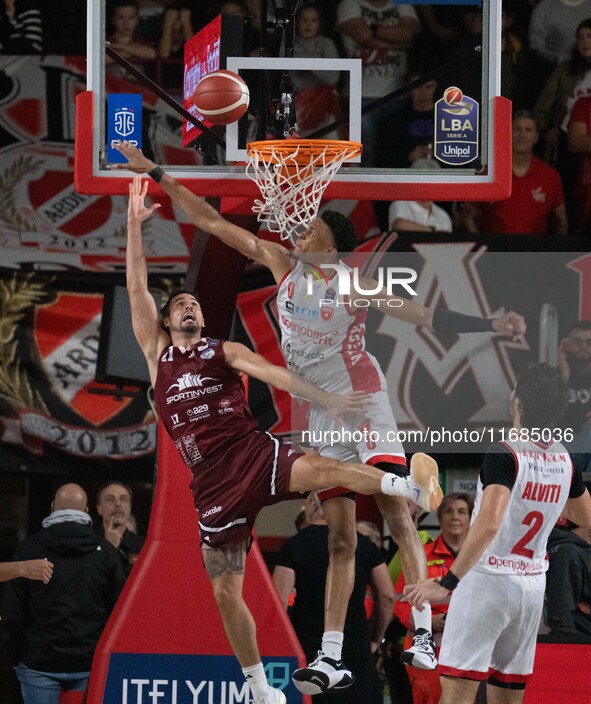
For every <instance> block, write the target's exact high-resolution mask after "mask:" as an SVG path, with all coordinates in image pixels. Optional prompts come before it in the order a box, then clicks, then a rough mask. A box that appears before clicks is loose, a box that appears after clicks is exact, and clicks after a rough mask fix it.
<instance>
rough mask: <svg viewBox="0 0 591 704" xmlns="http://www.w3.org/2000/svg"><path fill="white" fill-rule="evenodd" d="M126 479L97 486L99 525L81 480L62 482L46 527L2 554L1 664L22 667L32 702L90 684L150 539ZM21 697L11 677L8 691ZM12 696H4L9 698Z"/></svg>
mask: <svg viewBox="0 0 591 704" xmlns="http://www.w3.org/2000/svg"><path fill="white" fill-rule="evenodd" d="M131 508H132V493H131V489H130V488H129V486H128V485H127V484H125V483H123V482H120V481H118V480H117V481H107V482H106V483H104V484H103V485H102V486H101V487H100V489H99V490H98V492H97V497H96V513H97V514H98V517H99V520H98V522H97V523H96V524H95V525H93V521H92V518H91V516H90V514H89V507H88V497H87V494H86V492H85V491H84V489H83V488H82V487H81V486H79V485H78V484H73V483H69V484H64V485H63V486H61V487H60V488H59V489H58V490H57V492H56V494H55V496H54V498H53V501H52V502H51V507H50V512H49V515H48V516H47V517H46V518H45V519H44V520H43V522H42V527H41V529H40V530H38V531H37V532H35V533H34V534H33V535H31V536H30V537H28V538H26V539H25V540H24V542H22V543H21V544H20V545H19V546H18V548H17V549H16V552H15V553H14V555H13V557H12V560H11V561H10V562H0V582H5V584H3V585H2V586H3V591H2V593H1V594H2V600H1V604H0V644H1V647H0V671H1V672H2V676H3V677H5V678H6V679H9V673H8V672H7V669H6V666H5V665H6V663H5V662H4V658H7V659H8V660H9V661H10V663H11V665H12V666H13V668H14V671H15V673H16V677H17V678H18V682H19V684H20V689H21V692H22V698H23V701H24V702H25V704H59V702H60V697H61V693H62V692H78V693H80V692H84V691H85V690H86V687H87V685H88V679H89V676H90V670H91V666H92V658H93V655H94V650H95V647H96V645H97V643H98V640H99V638H100V636H101V633H102V632H103V629H104V627H105V625H106V623H107V620H108V618H109V615H110V614H111V611H112V610H113V608H114V606H115V603H116V602H117V599H118V597H119V593H120V592H121V589H122V588H123V585H124V584H125V580H126V579H127V577H128V576H129V574H130V573H131V569H132V567H133V564H134V563H135V561H136V559H137V557H138V554H139V552H140V550H141V548H142V546H143V543H144V539H143V538H142V537H141V536H139V535H138V534H137V531H136V527H135V525H134V517H133V514H132V513H131ZM2 697H7V698H8V701H10V702H11V701H19V699H18V698H17V696H16V694H15V693H14V692H11V688H10V685H9V684H8V683H7V682H3V683H2V687H1V688H0V698H2ZM3 701H4V699H3Z"/></svg>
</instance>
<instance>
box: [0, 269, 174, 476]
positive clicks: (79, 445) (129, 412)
mask: <svg viewBox="0 0 591 704" xmlns="http://www.w3.org/2000/svg"><path fill="white" fill-rule="evenodd" d="M115 282H117V283H123V282H122V281H121V280H118V281H116V280H114V279H113V277H111V276H105V275H89V274H88V273H86V274H84V275H82V274H77V273H74V274H64V273H51V274H50V273H45V272H35V273H33V272H28V273H23V272H15V271H9V270H1V271H0V319H1V320H2V325H1V330H2V336H1V341H0V457H1V460H0V461H1V463H2V466H3V467H5V468H13V469H14V468H20V469H23V468H24V469H27V468H31V469H34V470H35V471H47V472H52V471H55V469H56V466H59V467H60V468H62V469H63V468H76V469H77V470H82V471H83V470H84V469H88V470H89V472H90V471H95V472H96V471H97V470H98V469H100V470H101V471H102V472H107V473H108V472H109V471H111V472H113V471H114V468H115V467H119V466H120V463H121V462H127V463H129V467H137V468H138V469H145V470H146V472H147V473H148V475H149V473H150V471H151V467H152V466H153V454H154V449H155V438H156V428H155V422H154V418H153V415H152V412H151V410H150V406H149V404H148V401H147V398H146V396H145V393H144V392H143V391H142V390H140V389H135V391H137V392H138V394H139V395H137V396H135V397H117V396H116V395H111V394H108V393H107V394H106V395H103V394H93V393H92V390H93V389H97V388H98V389H101V390H102V391H113V392H115V389H114V386H108V385H101V384H97V383H96V382H95V380H94V375H95V369H96V360H97V352H98V344H99V333H100V322H101V311H102V304H103V293H104V291H105V290H106V289H107V288H109V287H110V286H112V285H113V284H114V283H115ZM154 285H155V286H158V285H160V286H163V287H164V288H163V289H162V291H163V293H166V290H167V289H168V288H169V287H171V286H175V287H176V286H177V285H179V284H178V281H177V282H175V281H174V278H173V279H170V278H169V279H166V280H161V281H159V282H158V281H155V282H154ZM114 344H117V341H114Z"/></svg>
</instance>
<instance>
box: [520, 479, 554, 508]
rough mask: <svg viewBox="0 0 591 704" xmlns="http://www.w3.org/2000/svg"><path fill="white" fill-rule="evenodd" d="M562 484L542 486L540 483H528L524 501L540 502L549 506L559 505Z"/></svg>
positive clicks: (524, 491) (523, 496)
mask: <svg viewBox="0 0 591 704" xmlns="http://www.w3.org/2000/svg"><path fill="white" fill-rule="evenodd" d="M560 490H561V486H560V484H541V483H539V482H527V484H526V485H525V489H524V490H523V494H522V496H521V498H522V499H528V500H529V501H540V502H542V503H547V504H557V503H558V500H559V499H560Z"/></svg>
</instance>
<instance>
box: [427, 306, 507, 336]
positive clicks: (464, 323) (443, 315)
mask: <svg viewBox="0 0 591 704" xmlns="http://www.w3.org/2000/svg"><path fill="white" fill-rule="evenodd" d="M493 320H494V318H477V317H476V316H475V315H464V314H463V313H456V312H455V311H453V310H444V309H443V308H437V309H436V310H435V311H434V312H433V330H435V332H494V328H493V325H492V324H493Z"/></svg>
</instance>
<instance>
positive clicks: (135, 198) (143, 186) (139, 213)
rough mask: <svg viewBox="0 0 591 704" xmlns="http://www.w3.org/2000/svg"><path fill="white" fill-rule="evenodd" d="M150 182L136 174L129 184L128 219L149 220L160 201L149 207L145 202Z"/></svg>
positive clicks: (134, 220) (140, 221)
mask: <svg viewBox="0 0 591 704" xmlns="http://www.w3.org/2000/svg"><path fill="white" fill-rule="evenodd" d="M147 192H148V182H147V181H146V180H143V179H141V178H140V177H139V176H134V177H133V181H132V182H131V183H130V184H129V203H128V205H127V219H128V221H130V222H137V223H142V222H144V220H147V219H148V218H149V217H150V215H152V213H153V212H154V211H155V210H158V208H159V207H160V203H154V204H153V205H151V206H150V207H149V208H148V207H147V206H146V204H145V198H146V193H147Z"/></svg>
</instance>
